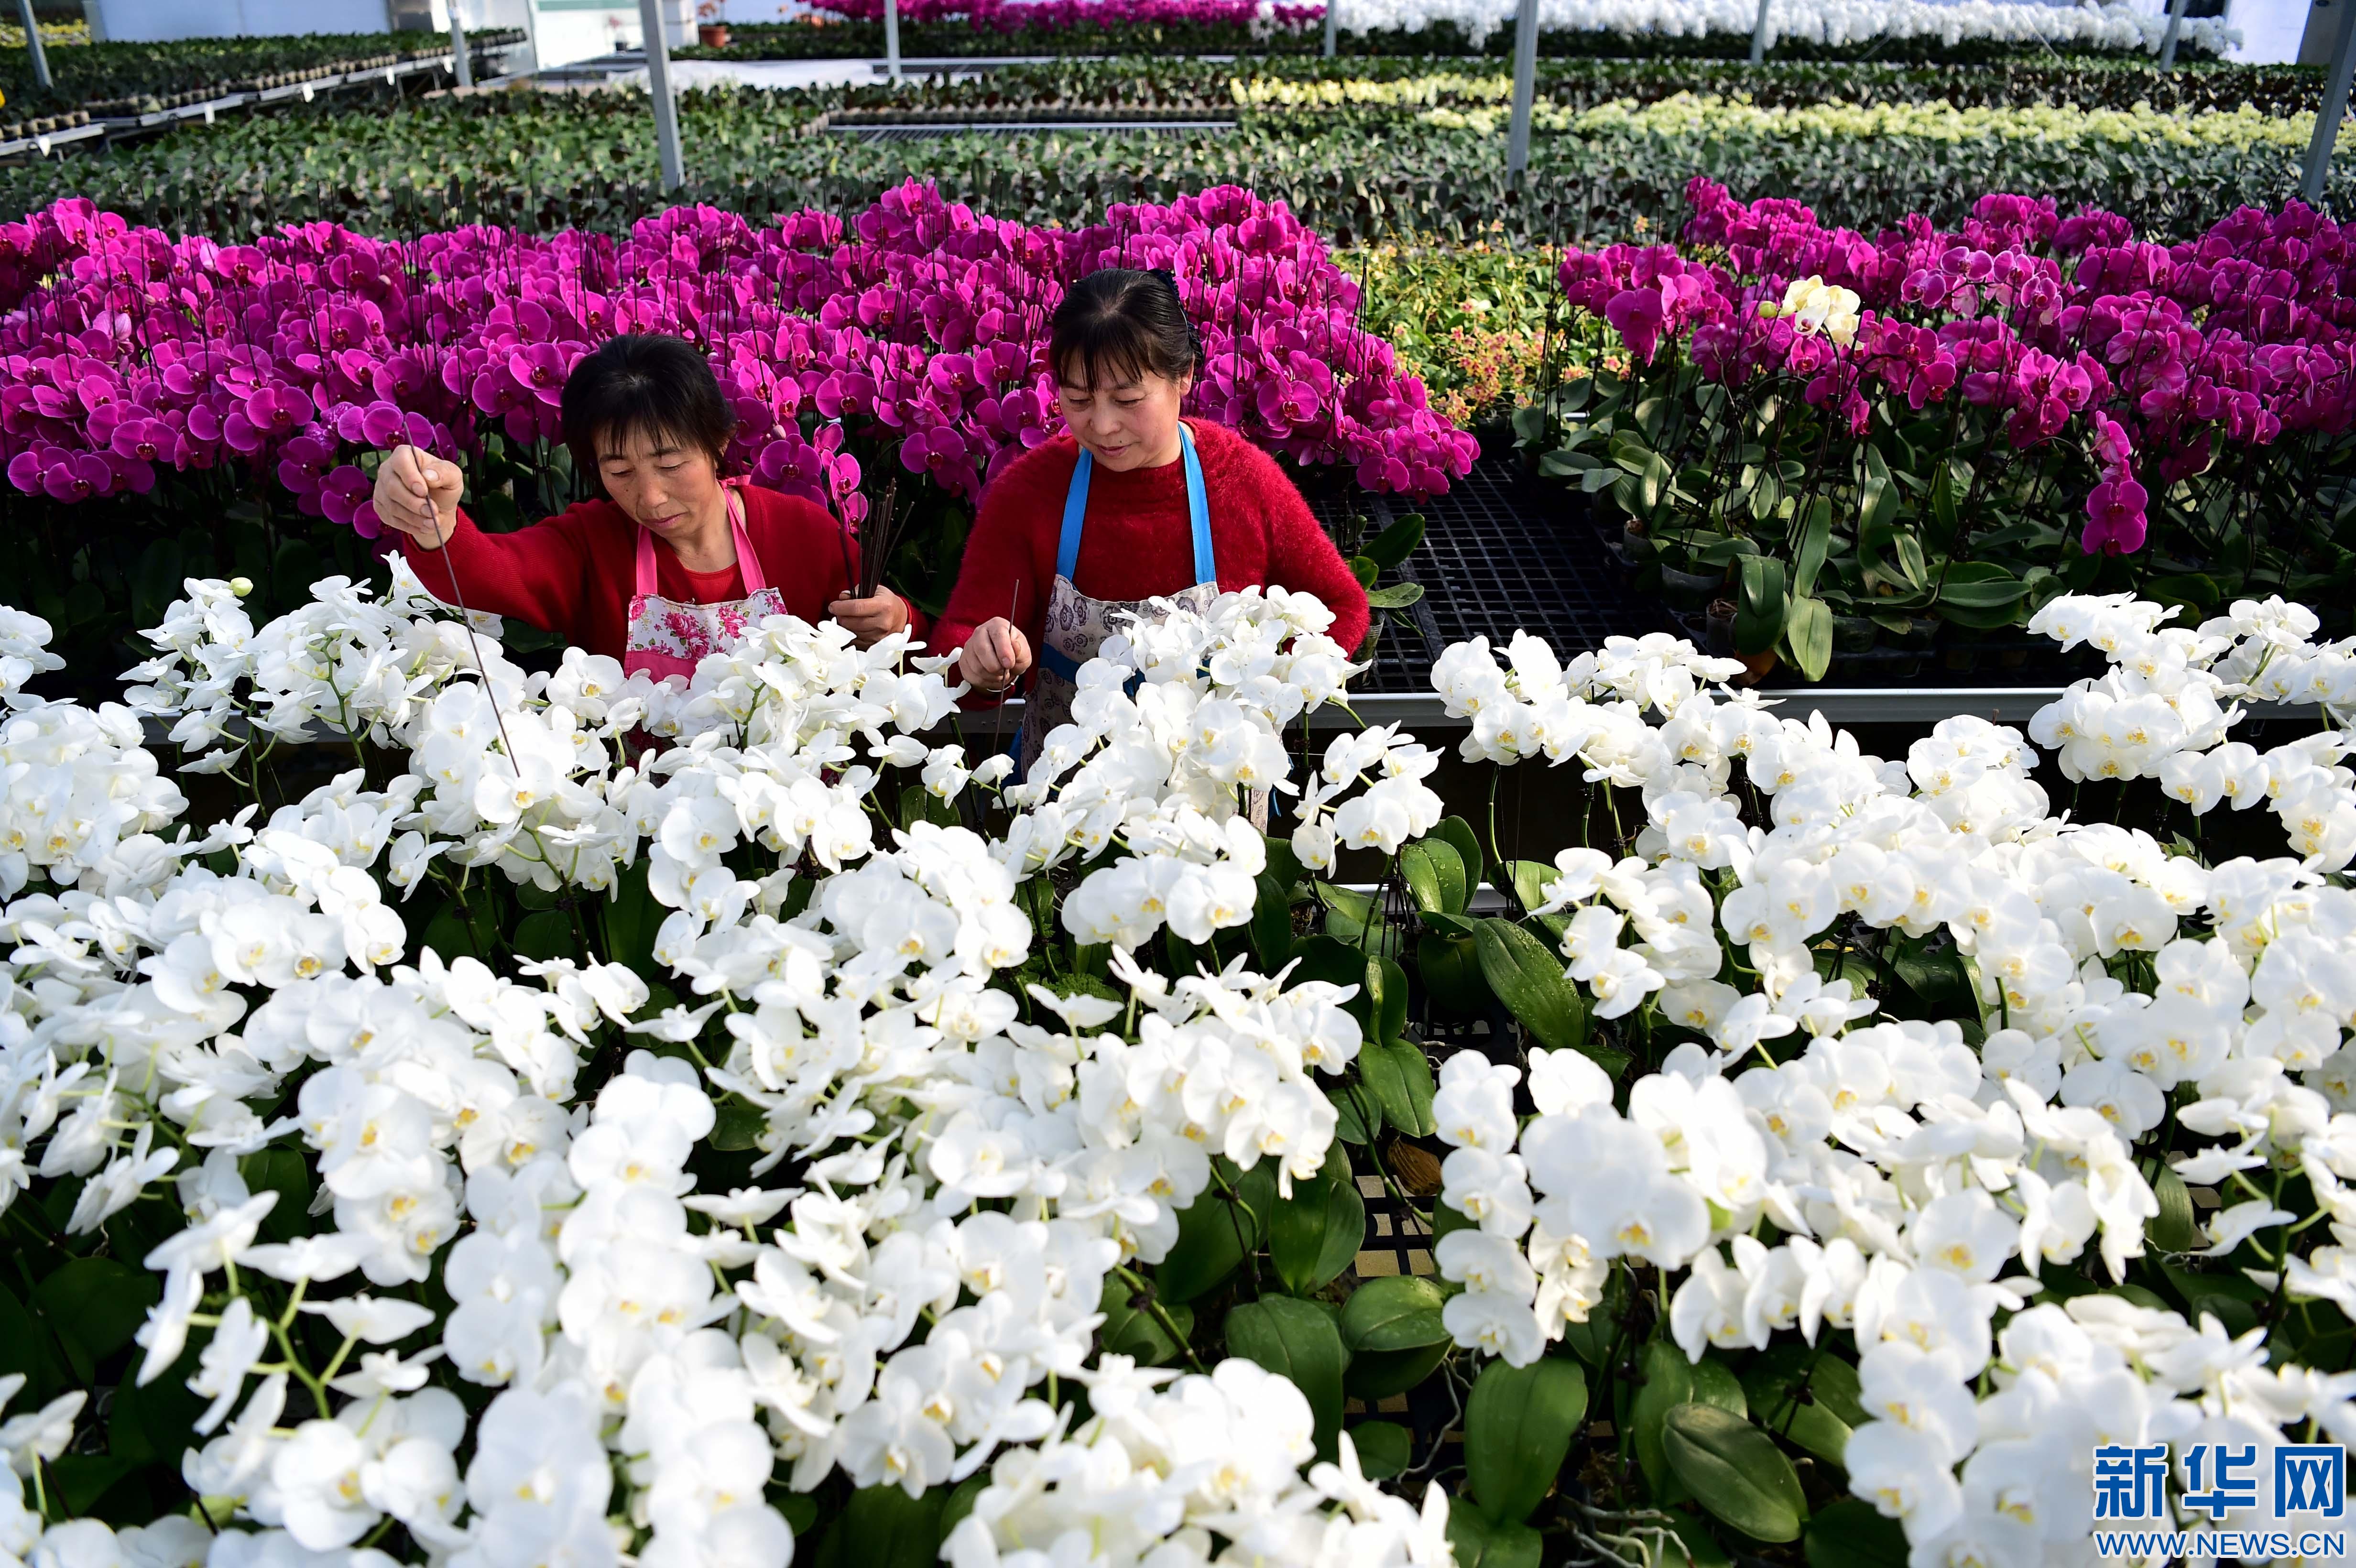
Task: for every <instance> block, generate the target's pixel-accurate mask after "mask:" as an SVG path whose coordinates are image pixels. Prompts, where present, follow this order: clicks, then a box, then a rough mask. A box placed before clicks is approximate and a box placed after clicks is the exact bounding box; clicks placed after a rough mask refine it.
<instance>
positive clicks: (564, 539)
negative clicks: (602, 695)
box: [401, 485, 926, 659]
mask: <svg viewBox="0 0 2356 1568" xmlns="http://www.w3.org/2000/svg"><path fill="white" fill-rule="evenodd" d="M743 495H744V532H745V535H746V537H748V538H749V539H751V540H752V541H753V550H754V553H755V554H756V555H757V556H759V557H760V560H761V571H762V573H763V575H765V576H766V578H767V579H768V581H769V586H770V587H772V588H774V589H776V590H777V592H779V593H780V594H782V595H783V596H784V598H785V602H786V608H787V610H789V611H791V612H792V613H794V614H796V615H798V616H800V617H801V618H802V619H803V620H805V621H808V622H810V623H811V624H817V623H818V622H819V621H822V620H824V619H825V618H826V610H827V606H828V605H829V604H830V603H833V602H834V599H835V596H836V595H837V594H839V593H841V592H842V591H843V590H844V589H846V588H848V587H850V586H851V583H850V581H849V580H848V579H847V578H846V577H845V576H844V575H843V570H842V561H843V542H842V534H841V528H840V527H839V526H838V525H837V524H836V522H835V520H834V518H833V517H830V515H829V514H828V513H827V511H826V509H825V508H824V507H820V506H819V505H818V504H817V503H816V502H814V501H806V500H804V499H802V498H801V497H800V496H781V495H779V494H777V492H776V491H774V490H763V489H760V488H758V487H756V486H754V485H746V486H745V487H744V491H743ZM637 547H638V525H637V524H636V523H634V522H632V521H631V520H630V518H629V517H628V516H627V515H626V513H624V512H623V510H622V509H621V508H620V507H616V505H614V503H613V502H611V501H605V500H596V501H583V502H580V503H578V504H577V505H574V506H572V507H566V508H565V509H564V510H563V511H562V512H560V513H558V514H557V515H556V516H555V517H549V518H546V519H544V520H543V521H541V522H538V523H535V524H533V525H532V526H531V527H530V528H518V529H517V530H515V531H514V532H513V533H505V534H487V533H484V532H483V531H482V530H481V529H479V528H476V527H475V524H474V521H473V519H471V518H469V517H467V516H466V513H465V512H464V511H461V512H460V513H459V514H458V527H457V529H456V531H455V532H454V533H453V534H452V535H451V536H450V538H449V539H447V540H446V541H444V545H443V547H442V548H441V549H426V548H425V547H424V546H423V545H422V544H420V543H419V542H418V541H417V540H415V539H411V538H410V537H409V536H408V535H406V534H403V535H402V538H401V552H402V554H403V555H405V556H407V557H408V558H409V564H410V565H411V566H412V567H413V568H415V569H416V571H417V575H418V578H419V580H420V581H423V583H424V584H425V587H426V590H427V591H428V592H431V593H432V594H433V595H434V597H435V598H437V599H440V600H442V601H444V603H456V602H457V597H458V595H457V594H456V593H454V592H452V591H451V582H450V565H449V563H450V562H451V561H452V560H455V561H456V563H457V570H458V572H459V575H460V578H461V581H460V582H459V584H458V587H459V589H460V590H461V591H463V592H464V593H465V595H466V607H467V608H468V609H470V610H487V611H490V612H491V613H494V614H499V615H512V616H514V617H515V618H516V619H517V620H519V621H527V622H530V624H532V625H535V626H538V627H539V628H541V630H542V631H545V632H555V633H558V634H560V635H562V636H563V637H564V638H565V640H566V641H568V642H571V643H573V644H574V645H577V646H580V647H583V648H586V649H587V650H588V651H589V652H591V653H593V654H605V655H607V656H610V657H613V658H617V659H618V658H620V657H621V656H622V654H623V651H624V649H625V648H626V646H627V645H628V634H629V614H630V595H631V593H632V592H633V590H634V588H635V586H636V583H637ZM858 564H859V541H858V540H857V539H855V538H854V539H851V566H852V567H853V568H854V569H856V568H857V566H858ZM655 591H656V592H659V593H660V594H661V595H662V596H663V597H664V598H666V599H675V600H678V601H679V602H680V603H691V604H713V603H723V602H725V601H727V600H731V599H742V598H744V572H743V571H741V570H740V569H738V568H737V567H734V566H731V567H729V568H728V569H727V570H726V571H688V570H687V568H686V567H685V566H683V565H681V564H680V559H679V555H678V553H677V552H676V551H674V550H673V549H671V548H670V546H669V544H668V543H666V542H665V541H664V540H662V539H656V540H655ZM908 624H909V627H910V629H911V630H912V631H914V632H915V633H916V636H917V637H918V638H920V639H921V638H922V637H923V636H924V635H925V628H926V623H925V618H924V616H923V615H922V614H920V613H918V612H917V610H916V606H915V605H913V604H912V605H910V606H909V607H908Z"/></svg>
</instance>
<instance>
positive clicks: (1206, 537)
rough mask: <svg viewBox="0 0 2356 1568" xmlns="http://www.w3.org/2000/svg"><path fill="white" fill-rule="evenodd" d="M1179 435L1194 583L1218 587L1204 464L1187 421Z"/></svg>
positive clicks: (1216, 562)
mask: <svg viewBox="0 0 2356 1568" xmlns="http://www.w3.org/2000/svg"><path fill="white" fill-rule="evenodd" d="M1178 434H1179V436H1180V438H1181V440H1182V441H1183V443H1184V446H1185V456H1186V520H1187V522H1188V523H1189V524H1190V525H1192V527H1193V528H1194V581H1197V582H1208V583H1212V584H1214V585H1215V584H1216V583H1217V582H1218V581H1219V562H1218V558H1217V557H1216V556H1215V555H1214V554H1213V553H1212V550H1211V499H1210V496H1208V495H1207V494H1206V493H1205V491H1204V488H1203V463H1202V459H1200V458H1198V457H1196V456H1195V455H1194V432H1193V431H1191V430H1189V429H1187V428H1186V421H1184V420H1180V421H1178ZM1069 526H1070V525H1069V524H1068V523H1066V527H1067V528H1068V527H1069Z"/></svg>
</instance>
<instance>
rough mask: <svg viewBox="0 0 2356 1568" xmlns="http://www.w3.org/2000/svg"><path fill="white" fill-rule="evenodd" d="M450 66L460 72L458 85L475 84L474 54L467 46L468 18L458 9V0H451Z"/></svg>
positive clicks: (469, 85)
mask: <svg viewBox="0 0 2356 1568" xmlns="http://www.w3.org/2000/svg"><path fill="white" fill-rule="evenodd" d="M450 66H451V69H453V70H455V71H456V72H457V73H458V85H459V86H461V87H472V86H474V85H475V60H474V56H473V55H472V54H471V53H470V52H469V51H468V50H467V48H466V16H464V15H463V14H462V13H461V12H460V11H459V9H458V0H450Z"/></svg>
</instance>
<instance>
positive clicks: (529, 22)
mask: <svg viewBox="0 0 2356 1568" xmlns="http://www.w3.org/2000/svg"><path fill="white" fill-rule="evenodd" d="M523 43H524V48H526V49H528V50H530V53H531V72H532V74H533V75H534V76H537V75H539V74H540V0H523Z"/></svg>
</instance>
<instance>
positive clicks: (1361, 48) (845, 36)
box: [677, 19, 2107, 65]
mask: <svg viewBox="0 0 2356 1568" xmlns="http://www.w3.org/2000/svg"><path fill="white" fill-rule="evenodd" d="M1323 48H1324V41H1323V33H1322V31H1321V30H1320V29H1319V28H1318V27H1315V26H1310V27H1276V28H1274V29H1272V30H1271V29H1268V28H1265V27H1251V26H1248V25H1242V24H1237V23H1232V22H1224V21H1222V22H1211V21H1205V22H1190V23H1168V22H1158V23H1152V24H1138V23H1119V24H1113V25H1110V26H1088V25H1086V24H1074V25H1059V26H1055V27H1020V28H1016V29H1014V30H1012V31H1004V32H1001V31H998V30H996V29H994V28H991V29H983V28H977V27H970V26H968V25H967V24H965V23H964V22H961V21H949V22H933V23H922V22H915V21H910V20H905V19H904V20H903V21H902V22H901V24H900V50H901V52H902V53H903V54H904V55H908V56H912V57H915V58H917V59H926V58H949V57H1021V56H1026V55H1155V54H1170V55H1183V54H1188V53H1194V54H1246V55H1253V56H1262V57H1269V58H1276V57H1281V56H1285V55H1292V56H1317V55H1320V54H1321V53H1322V51H1323ZM1630 48H1631V40H1630V38H1629V37H1628V36H1627V35H1625V34H1622V33H1618V32H1610V31H1599V30H1592V29H1574V28H1548V29H1547V30H1545V31H1543V32H1541V33H1540V34H1539V37H1538V52H1539V53H1540V54H1542V55H1545V56H1548V57H1551V58H1554V59H1618V58H1621V57H1624V56H1625V55H1627V54H1628V52H1629V50H1630ZM1642 48H1643V49H1644V52H1645V53H1646V54H1647V55H1650V56H1655V57H1658V58H1660V59H1685V60H1740V59H1748V58H1749V55H1750V50H1751V36H1750V35H1749V34H1748V33H1740V34H1737V33H1721V32H1711V33H1705V34H1701V35H1699V36H1697V37H1676V36H1671V35H1668V34H1646V35H1644V38H1643V41H1642ZM1347 51H1348V53H1349V54H1351V55H1353V56H1377V57H1378V56H1394V57H1416V56H1427V55H1488V56H1494V57H1497V58H1511V56H1512V54H1513V52H1514V35H1513V29H1512V28H1511V27H1505V28H1502V29H1498V30H1495V31H1492V32H1491V33H1489V34H1488V35H1487V36H1486V37H1483V38H1482V39H1481V41H1480V42H1479V43H1477V44H1476V43H1474V42H1473V41H1472V37H1470V35H1469V34H1468V33H1467V32H1466V30H1465V29H1464V28H1463V27H1461V26H1460V25H1459V24H1457V23H1456V22H1453V21H1446V20H1434V21H1431V22H1429V23H1427V24H1426V25H1425V26H1423V27H1418V28H1414V29H1408V28H1404V27H1399V28H1374V29H1370V30H1368V31H1365V32H1362V33H1361V32H1353V33H1351V34H1349V35H1348V42H1347ZM677 53H678V55H679V57H680V58H682V59H712V60H737V61H753V60H776V59H873V58H878V57H880V56H882V54H883V24H882V23H881V22H878V21H862V20H849V19H827V20H823V21H815V20H814V21H795V22H782V23H747V24H743V25H738V24H734V23H732V24H731V25H730V27H729V41H728V43H727V44H726V46H725V47H723V48H706V47H703V46H701V45H699V46H693V47H691V48H683V49H680V50H679V51H677ZM1773 58H1774V59H1777V60H1779V61H1794V60H1811V61H1827V62H1850V61H1870V62H1881V63H1890V62H1901V63H1910V64H1921V65H1988V64H1997V63H2011V62H2016V61H2045V62H2052V61H2055V60H2057V59H2058V60H2067V61H2070V62H2072V63H2078V62H2084V63H2090V64H2091V63H2094V62H2097V61H2101V60H2103V59H2105V58H2107V57H2105V56H2104V54H2102V53H2101V52H2099V51H2096V50H2093V49H2086V50H2079V49H2074V48H2073V49H2056V48H2053V47H2052V46H2051V45H2047V44H2042V43H2012V42H1998V41H1996V40H1993V39H1988V38H1965V39H1962V40H1960V41H1958V42H1956V43H1953V44H1948V43H1944V42H1942V41H1941V40H1938V39H1935V38H1905V39H1894V38H1874V39H1870V40H1867V41H1864V42H1860V43H1856V44H1847V45H1826V44H1818V43H1812V42H1809V41H1807V40H1805V39H1802V38H1795V37H1783V38H1780V39H1778V40H1777V42H1776V44H1775V47H1774V49H1773Z"/></svg>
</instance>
